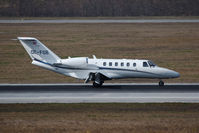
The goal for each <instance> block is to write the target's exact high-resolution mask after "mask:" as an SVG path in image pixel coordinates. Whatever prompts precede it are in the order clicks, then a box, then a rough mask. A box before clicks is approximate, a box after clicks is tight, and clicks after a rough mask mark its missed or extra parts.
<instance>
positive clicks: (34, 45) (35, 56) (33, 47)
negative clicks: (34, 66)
mask: <svg viewBox="0 0 199 133" xmlns="http://www.w3.org/2000/svg"><path fill="white" fill-rule="evenodd" d="M18 40H19V41H20V43H21V44H22V45H23V47H24V48H25V50H26V51H27V52H28V54H29V56H30V58H31V59H32V60H40V61H43V62H47V63H50V64H53V63H58V62H59V61H60V58H59V57H58V56H57V55H56V54H54V53H53V52H52V51H51V50H50V49H48V48H47V47H46V46H45V45H44V44H42V43H41V42H40V41H39V40H37V39H36V38H32V37H18Z"/></svg>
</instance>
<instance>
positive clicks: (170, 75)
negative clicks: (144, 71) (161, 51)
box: [160, 68, 180, 78]
mask: <svg viewBox="0 0 199 133" xmlns="http://www.w3.org/2000/svg"><path fill="white" fill-rule="evenodd" d="M160 70H161V72H162V75H163V78H178V77H180V74H179V73H178V72H176V71H173V70H170V69H166V68H161V69H160Z"/></svg>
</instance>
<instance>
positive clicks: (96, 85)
mask: <svg viewBox="0 0 199 133" xmlns="http://www.w3.org/2000/svg"><path fill="white" fill-rule="evenodd" d="M102 84H103V82H100V84H98V83H96V82H93V87H95V88H98V87H101V86H102Z"/></svg>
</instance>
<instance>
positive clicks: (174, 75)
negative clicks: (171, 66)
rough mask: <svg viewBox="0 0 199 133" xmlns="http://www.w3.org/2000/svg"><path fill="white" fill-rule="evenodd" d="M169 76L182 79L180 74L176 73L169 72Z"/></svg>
mask: <svg viewBox="0 0 199 133" xmlns="http://www.w3.org/2000/svg"><path fill="white" fill-rule="evenodd" d="M168 76H169V78H178V77H180V74H179V73H178V72H176V71H173V70H169V72H168Z"/></svg>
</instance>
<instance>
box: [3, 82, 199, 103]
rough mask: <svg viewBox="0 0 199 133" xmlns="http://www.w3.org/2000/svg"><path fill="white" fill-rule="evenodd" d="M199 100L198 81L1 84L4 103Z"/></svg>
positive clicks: (188, 101)
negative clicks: (160, 85) (167, 82)
mask: <svg viewBox="0 0 199 133" xmlns="http://www.w3.org/2000/svg"><path fill="white" fill-rule="evenodd" d="M110 102H111V103H112V102H114V103H151V102H154V103H162V102H186V103H199V83H194V84H180V83H179V84H165V86H164V87H159V86H158V85H157V84H149V83H146V84H104V86H103V87H101V88H93V87H92V85H91V84H1V85H0V103H110Z"/></svg>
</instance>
